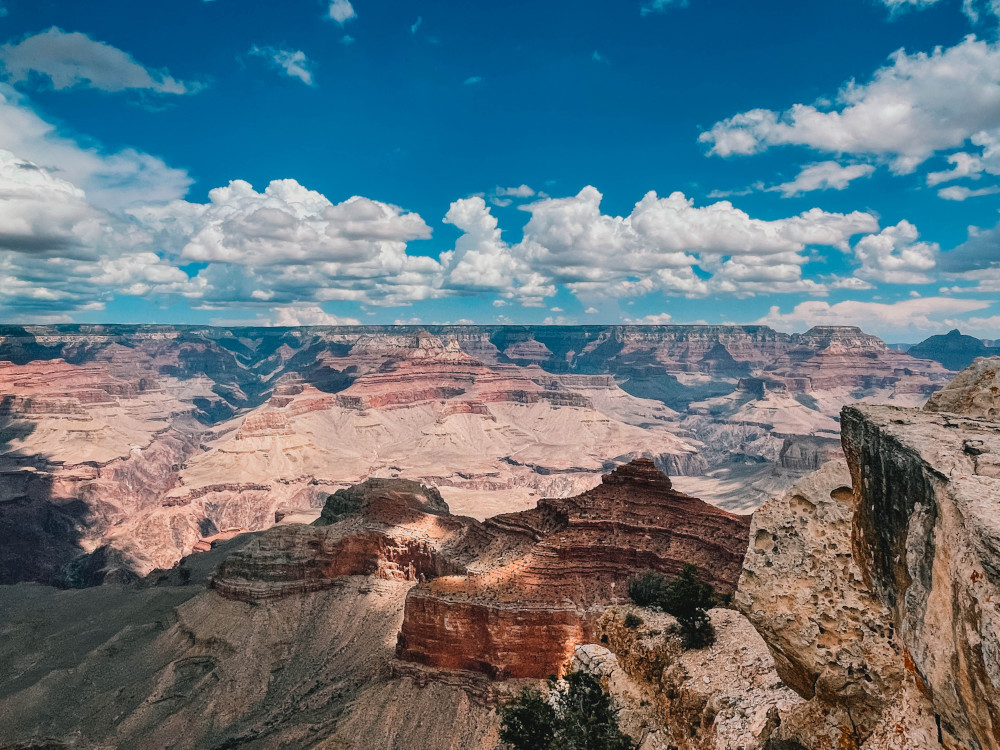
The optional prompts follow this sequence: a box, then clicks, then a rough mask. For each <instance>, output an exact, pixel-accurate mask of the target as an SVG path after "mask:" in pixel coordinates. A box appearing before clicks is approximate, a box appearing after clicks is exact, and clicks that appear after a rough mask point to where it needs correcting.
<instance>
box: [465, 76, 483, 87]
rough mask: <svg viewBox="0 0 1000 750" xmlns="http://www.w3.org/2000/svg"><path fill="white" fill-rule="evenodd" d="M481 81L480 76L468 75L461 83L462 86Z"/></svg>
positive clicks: (473, 84)
mask: <svg viewBox="0 0 1000 750" xmlns="http://www.w3.org/2000/svg"><path fill="white" fill-rule="evenodd" d="M482 82H483V77H482V76H469V77H468V78H466V79H465V81H463V82H462V83H463V85H464V86H475V85H476V84H477V83H482Z"/></svg>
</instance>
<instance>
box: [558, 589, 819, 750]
mask: <svg viewBox="0 0 1000 750" xmlns="http://www.w3.org/2000/svg"><path fill="white" fill-rule="evenodd" d="M629 614H630V615H632V616H633V617H635V618H638V622H639V624H638V625H634V626H632V627H627V626H626V625H625V617H626V616H627V615H629ZM709 616H710V618H711V620H712V626H713V627H714V628H715V634H716V639H715V642H714V643H713V644H712V645H711V646H709V647H707V648H704V649H697V650H693V651H684V650H683V649H682V648H681V643H680V636H679V632H678V626H677V621H676V620H675V619H674V618H673V617H671V616H670V615H668V614H665V613H657V612H653V611H651V610H648V609H639V608H636V607H614V608H610V609H608V610H606V611H605V612H604V613H603V614H602V615H601V617H600V619H599V620H598V623H597V630H598V633H599V636H600V640H601V643H602V644H603V645H598V644H596V643H595V644H587V645H584V646H581V647H578V648H577V649H576V652H575V658H574V667H575V668H578V669H585V670H587V671H589V672H591V673H593V674H596V675H598V676H599V677H601V679H602V682H603V683H604V684H605V685H606V687H607V688H608V690H609V692H610V693H611V694H612V695H613V696H614V697H615V699H616V700H617V701H618V703H619V705H620V706H621V707H622V710H621V712H620V713H619V720H620V721H621V723H622V726H623V727H624V728H625V730H626V731H628V732H629V734H631V735H632V737H634V738H636V739H637V740H641V742H642V744H641V745H640V747H641V748H642V750H668V749H669V748H677V749H679V750H716V749H719V750H721V749H722V748H725V749H726V750H729V749H730V748H732V749H733V750H735V748H743V750H764V749H765V748H767V749H768V750H770V748H772V747H773V745H770V744H768V743H769V742H770V741H771V739H772V735H773V733H774V731H775V729H776V728H777V727H778V725H779V723H780V721H781V717H783V716H787V715H788V714H789V713H790V712H791V711H793V710H794V709H795V708H796V707H798V706H800V705H801V704H802V703H803V701H802V699H801V698H800V697H799V696H797V695H796V694H795V693H794V692H793V691H792V690H790V689H789V688H787V687H786V686H784V685H783V684H782V683H781V680H780V679H779V678H778V674H777V672H776V671H775V669H774V662H773V660H772V658H771V655H770V654H769V653H768V650H767V647H766V646H765V645H764V641H763V640H762V639H761V637H760V635H758V634H757V633H756V632H755V631H754V628H753V626H752V625H751V624H750V623H749V622H748V621H747V620H746V618H745V617H743V616H742V615H741V614H739V613H738V612H734V611H733V610H728V609H713V610H711V611H710V612H709ZM632 622H633V623H634V622H635V621H634V620H633V621H632Z"/></svg>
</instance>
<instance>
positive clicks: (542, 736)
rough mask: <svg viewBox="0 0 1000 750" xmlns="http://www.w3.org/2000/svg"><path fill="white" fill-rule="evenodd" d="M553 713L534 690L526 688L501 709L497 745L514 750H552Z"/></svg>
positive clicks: (554, 724) (555, 718) (554, 718)
mask: <svg viewBox="0 0 1000 750" xmlns="http://www.w3.org/2000/svg"><path fill="white" fill-rule="evenodd" d="M556 724H557V717H556V710H555V708H553V707H552V706H551V705H549V704H548V703H547V702H546V700H545V698H543V697H542V694H541V693H539V692H538V691H537V690H532V689H530V688H525V689H524V690H522V691H521V694H520V695H518V696H517V697H516V698H512V699H511V700H510V701H509V702H507V703H505V704H504V705H503V706H501V708H500V742H501V745H502V746H505V747H510V748H512V749H513V750H550V748H551V749H552V750H554V745H553V742H554V741H555V736H556Z"/></svg>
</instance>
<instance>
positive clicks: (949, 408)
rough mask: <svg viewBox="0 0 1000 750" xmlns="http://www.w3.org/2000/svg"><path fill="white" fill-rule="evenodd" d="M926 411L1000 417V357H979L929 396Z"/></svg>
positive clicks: (989, 417) (977, 416)
mask: <svg viewBox="0 0 1000 750" xmlns="http://www.w3.org/2000/svg"><path fill="white" fill-rule="evenodd" d="M924 411H933V412H948V413H951V414H964V415H965V416H967V417H976V418H979V419H991V420H998V419H1000V357H979V358H977V359H976V360H975V361H973V363H972V364H971V365H970V366H969V367H968V368H966V369H965V370H962V372H960V373H958V375H957V376H956V377H955V379H954V380H953V381H951V383H949V384H948V385H946V386H945V387H944V388H943V389H942V390H940V391H938V392H937V393H935V394H934V395H933V396H931V397H930V398H929V399H928V400H927V404H926V405H925V406H924Z"/></svg>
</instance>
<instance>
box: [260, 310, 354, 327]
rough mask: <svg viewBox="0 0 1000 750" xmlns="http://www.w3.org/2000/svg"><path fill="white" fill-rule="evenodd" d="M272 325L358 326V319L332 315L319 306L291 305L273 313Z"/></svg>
mask: <svg viewBox="0 0 1000 750" xmlns="http://www.w3.org/2000/svg"><path fill="white" fill-rule="evenodd" d="M271 321H272V325H276V326H293V327H294V326H356V325H361V321H359V320H358V319H357V318H344V317H341V316H338V315H331V314H330V313H328V312H326V311H325V310H323V308H321V307H320V306H319V305H289V306H287V307H279V308H277V309H275V310H273V311H272V313H271Z"/></svg>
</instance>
